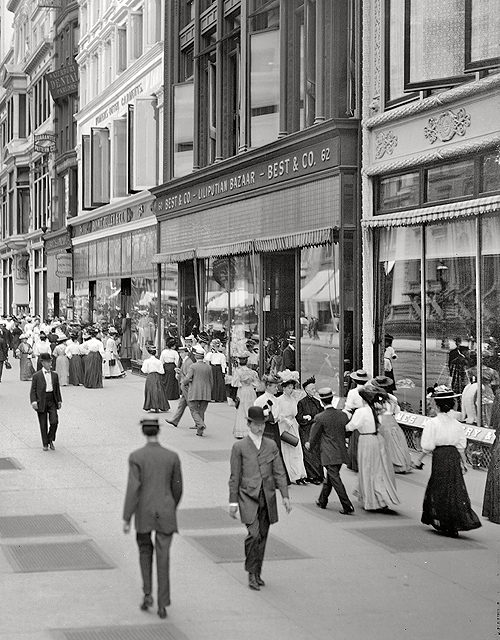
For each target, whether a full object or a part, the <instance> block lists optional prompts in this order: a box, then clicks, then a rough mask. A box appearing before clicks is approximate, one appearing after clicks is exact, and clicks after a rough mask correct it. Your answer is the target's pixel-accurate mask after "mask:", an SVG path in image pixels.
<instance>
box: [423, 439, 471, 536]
mask: <svg viewBox="0 0 500 640" xmlns="http://www.w3.org/2000/svg"><path fill="white" fill-rule="evenodd" d="M422 522H423V524H430V525H432V526H433V527H434V528H435V529H437V530H438V531H441V532H442V533H446V534H456V533H457V531H469V530H470V529H477V528H478V527H480V526H481V522H480V521H479V518H478V517H477V515H476V514H475V513H474V511H473V510H472V507H471V504H470V498H469V494H468V493H467V488H466V486H465V482H464V477H463V474H462V468H461V464H460V454H459V452H458V450H457V448H456V447H453V446H450V445H448V446H442V447H436V448H435V449H434V451H433V453H432V471H431V477H430V478H429V482H428V484H427V489H426V490H425V497H424V506H423V512H422Z"/></svg>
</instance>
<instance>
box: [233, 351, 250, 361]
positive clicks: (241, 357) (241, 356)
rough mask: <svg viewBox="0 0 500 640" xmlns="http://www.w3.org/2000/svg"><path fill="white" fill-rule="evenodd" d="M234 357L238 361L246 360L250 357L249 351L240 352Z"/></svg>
mask: <svg viewBox="0 0 500 640" xmlns="http://www.w3.org/2000/svg"><path fill="white" fill-rule="evenodd" d="M236 357H237V358H238V359H239V360H248V358H249V357H250V352H249V351H240V353H238V355H237V356H236Z"/></svg>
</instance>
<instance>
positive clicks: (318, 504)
mask: <svg viewBox="0 0 500 640" xmlns="http://www.w3.org/2000/svg"><path fill="white" fill-rule="evenodd" d="M316 506H317V507H319V508H320V509H326V504H324V503H323V502H320V501H319V500H316Z"/></svg>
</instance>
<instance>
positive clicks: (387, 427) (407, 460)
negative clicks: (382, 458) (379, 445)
mask: <svg viewBox="0 0 500 640" xmlns="http://www.w3.org/2000/svg"><path fill="white" fill-rule="evenodd" d="M379 432H380V433H381V434H382V435H383V436H384V440H385V448H386V451H387V455H388V456H389V460H390V461H391V462H392V464H393V466H394V471H395V472H396V473H408V472H409V471H411V469H412V466H411V456H410V450H409V449H408V444H407V442H406V438H405V434H404V433H403V429H401V427H400V426H399V424H398V423H397V421H396V418H395V417H394V416H391V415H390V414H384V415H382V416H380V429H379Z"/></svg>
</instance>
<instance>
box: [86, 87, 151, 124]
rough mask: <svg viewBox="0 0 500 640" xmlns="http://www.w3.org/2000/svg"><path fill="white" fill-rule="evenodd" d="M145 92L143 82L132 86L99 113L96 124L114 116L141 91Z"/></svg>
mask: <svg viewBox="0 0 500 640" xmlns="http://www.w3.org/2000/svg"><path fill="white" fill-rule="evenodd" d="M143 92H144V89H143V83H142V82H138V83H137V84H136V85H135V87H132V88H131V89H129V90H128V91H126V92H125V93H123V94H122V95H121V96H119V97H118V98H117V99H116V100H114V101H113V102H112V103H111V104H110V105H109V106H108V107H106V109H104V110H103V111H101V112H100V113H99V115H98V116H97V117H96V119H95V123H96V125H99V124H100V123H101V122H103V121H104V120H107V119H108V118H110V117H112V116H116V115H117V114H118V112H119V111H121V110H122V109H123V107H125V106H126V105H127V104H128V103H129V102H130V101H131V100H133V99H134V98H135V97H136V96H140V95H141V93H143Z"/></svg>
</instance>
